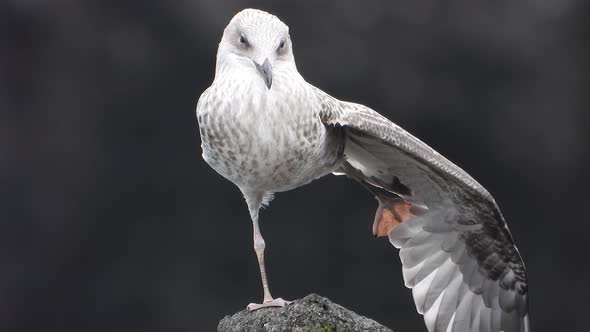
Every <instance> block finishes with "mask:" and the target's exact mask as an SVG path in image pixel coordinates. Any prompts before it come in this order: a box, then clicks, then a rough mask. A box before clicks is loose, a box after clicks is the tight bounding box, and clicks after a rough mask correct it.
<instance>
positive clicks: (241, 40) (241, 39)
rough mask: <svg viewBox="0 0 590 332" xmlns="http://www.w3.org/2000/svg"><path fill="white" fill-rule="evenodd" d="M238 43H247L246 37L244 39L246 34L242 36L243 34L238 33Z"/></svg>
mask: <svg viewBox="0 0 590 332" xmlns="http://www.w3.org/2000/svg"><path fill="white" fill-rule="evenodd" d="M240 43H242V44H244V45H246V44H248V39H246V36H244V34H241V35H240Z"/></svg>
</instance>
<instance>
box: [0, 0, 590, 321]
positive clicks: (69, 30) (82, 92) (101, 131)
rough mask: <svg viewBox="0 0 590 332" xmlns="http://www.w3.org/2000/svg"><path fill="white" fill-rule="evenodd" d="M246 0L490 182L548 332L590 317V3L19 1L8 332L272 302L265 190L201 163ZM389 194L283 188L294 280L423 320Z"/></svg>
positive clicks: (373, 312)
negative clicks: (377, 217) (265, 297)
mask: <svg viewBox="0 0 590 332" xmlns="http://www.w3.org/2000/svg"><path fill="white" fill-rule="evenodd" d="M245 7H257V8H262V9H266V10H268V11H270V12H272V13H275V14H277V15H278V16H279V17H280V18H281V19H283V20H284V21H285V22H286V23H287V24H288V25H289V26H290V28H291V36H292V40H293V43H294V51H295V56H296V61H297V65H298V68H299V70H300V72H301V73H302V74H303V76H304V77H305V78H306V79H307V80H308V81H309V82H311V83H313V84H315V85H317V86H319V87H321V88H322V89H324V90H325V91H327V92H329V93H331V94H333V95H334V96H336V97H338V98H341V99H345V100H350V101H355V102H360V103H364V104H367V105H369V106H371V107H373V108H374V109H376V110H378V111H379V112H381V113H382V114H384V115H385V116H387V117H388V118H390V119H391V120H393V121H394V122H396V123H397V124H399V125H401V126H402V127H404V128H406V129H407V130H409V131H410V132H412V133H413V134H415V135H416V136H418V137H420V138H421V139H423V140H424V141H426V142H427V143H429V144H430V145H431V146H432V147H434V148H435V149H437V150H438V151H440V152H441V153H443V154H444V155H446V156H448V157H449V158H450V159H451V160H453V161H455V162H456V163H457V164H458V165H460V166H461V167H463V168H464V169H466V170H467V171H468V172H469V173H470V174H472V175H473V176H474V177H475V178H476V179H478V180H479V181H480V182H481V183H482V184H483V185H485V186H486V187H487V188H488V189H489V190H490V192H491V193H492V194H493V195H494V196H495V197H496V199H497V201H498V202H499V204H500V206H501V207H502V209H503V212H504V214H505V216H506V219H507V220H508V222H509V225H510V227H511V229H512V232H513V234H514V236H515V239H516V241H517V244H518V246H519V248H520V249H521V251H522V254H523V257H524V260H525V262H526V265H527V268H528V272H529V275H530V292H531V297H530V300H531V317H532V324H533V327H534V330H535V331H555V330H557V329H559V330H560V331H583V330H584V329H585V328H587V318H586V317H587V314H588V309H590V305H589V304H588V302H589V301H588V297H589V296H590V289H589V288H588V286H587V282H588V280H590V271H589V270H590V269H589V264H588V258H587V254H588V230H589V226H588V223H589V220H588V217H587V206H588V198H589V194H588V190H587V188H586V185H587V184H588V183H589V181H588V180H589V176H588V172H587V168H588V167H587V165H588V162H589V161H590V160H589V157H588V154H587V152H588V148H587V142H588V131H587V130H586V129H587V127H588V126H587V124H586V121H587V119H588V117H587V115H586V113H587V112H588V108H589V106H590V103H589V101H590V99H589V97H588V95H587V93H588V87H589V83H590V82H589V76H588V74H587V73H588V72H590V70H589V68H588V67H589V62H590V60H589V59H590V52H589V50H588V40H589V37H590V35H589V23H588V22H589V20H588V13H589V11H588V9H590V8H589V6H588V2H587V1H582V0H580V1H575V0H528V1H523V0H510V1H508V0H501V1H471V0H461V1H460V0H455V1H444V2H443V1H436V0H421V1H367V2H362V3H361V2H360V1H359V2H342V1H334V2H325V1H314V2H311V1H310V2H303V1H285V2H278V1H276V2H271V1H253V2H238V1H225V2H220V1H212V0H211V1H196V0H191V1H189V0H178V1H114V0H112V1H110V0H109V1H107V0H102V1H99V0H94V1H93V0H87V1H73V0H71V1H68V0H54V1H42V0H2V1H0V218H1V219H0V269H1V270H0V330H2V331H4V330H6V331H125V332H128V331H212V330H214V328H215V326H216V324H217V322H218V320H219V319H220V318H222V317H223V315H225V314H230V313H232V312H234V311H237V310H239V309H242V308H244V306H245V305H246V304H247V303H249V302H251V301H259V300H260V299H261V296H262V294H261V289H260V285H259V279H258V271H257V265H256V258H255V255H254V253H253V250H252V248H251V241H252V240H251V223H250V220H249V217H248V213H247V210H246V208H245V204H244V202H243V200H242V198H241V197H240V194H239V192H238V190H237V188H235V187H234V186H233V185H232V184H231V183H229V182H228V181H226V180H224V179H223V178H222V177H220V176H219V175H217V174H216V173H215V172H214V171H213V170H212V169H210V168H209V167H208V166H207V165H206V164H205V162H204V161H203V160H202V159H201V158H200V153H201V151H200V147H199V145H200V141H199V136H198V130H197V125H196V120H195V115H194V109H195V105H196V101H197V99H198V97H199V95H200V93H201V92H202V91H203V90H204V89H205V88H206V87H207V86H209V84H210V83H211V81H212V80H213V73H214V64H215V53H216V48H217V43H218V42H219V39H220V38H221V34H222V31H223V28H224V27H225V25H226V24H227V22H228V21H229V19H230V18H231V17H232V16H233V15H234V14H235V13H236V12H237V11H239V10H240V9H242V8H245ZM375 208H376V202H375V201H374V200H373V198H372V197H371V196H370V195H369V194H368V193H367V192H365V191H364V189H362V188H361V187H360V186H358V185H357V184H355V183H353V182H352V181H350V180H347V179H345V178H336V177H333V176H328V177H326V178H323V179H321V180H318V181H316V182H314V183H312V184H311V185H308V186H306V187H303V188H300V189H297V190H294V191H292V192H288V193H282V194H279V195H277V198H276V199H275V201H274V202H273V203H272V205H271V206H270V208H268V209H267V210H265V211H263V213H262V216H261V225H262V231H263V234H264V235H265V237H266V240H267V260H268V268H269V272H270V280H271V288H272V290H273V293H274V294H275V295H277V296H282V297H284V298H287V299H295V298H299V297H302V296H304V295H306V294H308V293H310V292H317V293H320V294H322V295H324V296H327V297H329V298H330V299H332V300H334V301H335V302H337V303H340V304H342V305H344V306H347V307H349V308H351V309H353V310H355V311H357V312H359V313H361V314H364V315H367V316H369V317H372V318H374V319H376V320H378V321H379V322H382V323H384V324H386V325H388V326H389V327H391V328H393V329H394V330H395V331H424V330H425V328H424V327H423V322H422V317H421V316H419V315H418V314H417V313H416V311H415V308H414V304H413V301H412V298H411V292H410V291H409V290H407V289H406V288H405V287H404V286H403V282H402V279H401V268H400V263H399V259H398V256H397V251H396V250H395V249H394V248H393V247H392V246H391V245H390V244H389V243H388V242H387V240H385V239H374V238H373V237H372V236H371V231H370V230H371V223H372V219H373V214H374V211H375Z"/></svg>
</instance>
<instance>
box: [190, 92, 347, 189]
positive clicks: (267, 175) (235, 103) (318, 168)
mask: <svg viewBox="0 0 590 332" xmlns="http://www.w3.org/2000/svg"><path fill="white" fill-rule="evenodd" d="M274 88H275V87H274V86H273V89H274ZM227 90H228V89H227V88H225V89H224V88H223V86H221V87H220V86H215V85H214V86H212V87H211V88H210V89H209V90H208V91H206V92H205V93H204V94H203V95H202V96H201V98H200V99H199V104H198V106H197V117H198V121H199V127H200V133H201V140H202V148H203V158H204V159H205V161H206V162H207V163H208V164H209V165H210V166H211V167H213V168H214V169H215V170H216V171H217V172H218V173H220V174H221V175H223V176H224V177H225V178H227V179H228V180H230V181H232V182H233V183H235V184H236V185H238V187H240V188H242V189H247V190H260V191H265V192H278V191H284V190H289V189H292V188H295V187H298V186H301V185H303V184H305V183H308V182H310V181H312V180H314V179H316V178H318V177H320V176H323V175H325V174H327V173H329V172H331V171H333V170H334V168H335V167H337V166H338V162H339V161H340V158H341V154H342V148H341V145H342V144H343V143H342V142H343V140H342V139H341V137H340V136H339V135H338V134H337V133H335V132H330V131H328V129H327V128H326V127H325V126H324V125H323V124H322V123H321V121H320V119H319V117H318V115H317V109H316V107H317V106H316V104H315V100H314V99H313V98H314V97H313V95H311V92H309V93H308V92H306V91H292V92H291V93H288V94H286V93H281V91H280V89H276V90H275V91H272V90H269V91H259V90H256V87H254V88H251V89H250V91H246V92H242V93H240V92H239V90H238V91H236V93H234V94H224V93H223V91H227ZM252 90H254V91H252Z"/></svg>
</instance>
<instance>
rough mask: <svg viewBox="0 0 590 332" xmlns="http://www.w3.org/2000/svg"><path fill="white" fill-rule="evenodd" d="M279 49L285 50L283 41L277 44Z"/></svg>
mask: <svg viewBox="0 0 590 332" xmlns="http://www.w3.org/2000/svg"><path fill="white" fill-rule="evenodd" d="M279 48H280V49H283V48H285V41H284V40H283V41H281V43H280V44H279Z"/></svg>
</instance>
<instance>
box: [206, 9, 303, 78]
mask: <svg viewBox="0 0 590 332" xmlns="http://www.w3.org/2000/svg"><path fill="white" fill-rule="evenodd" d="M291 46H292V45H291V38H290V37H289V27H288V26H287V25H286V24H285V23H283V22H282V21H281V20H279V19H278V18H277V17H276V16H274V15H271V14H269V13H267V12H264V11H261V10H257V9H244V10H242V11H241V12H239V13H237V14H236V15H235V16H234V17H233V18H232V19H231V21H230V22H229V24H228V25H227V27H226V28H225V30H224V32H223V37H222V38H221V42H220V43H219V49H218V51H217V68H216V74H219V72H220V71H225V70H240V71H251V72H254V73H256V75H259V76H260V79H261V80H262V82H264V84H266V87H267V88H268V89H270V88H271V87H272V83H273V72H277V71H282V70H293V69H294V70H296V68H295V59H294V57H293V50H292V48H291Z"/></svg>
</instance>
